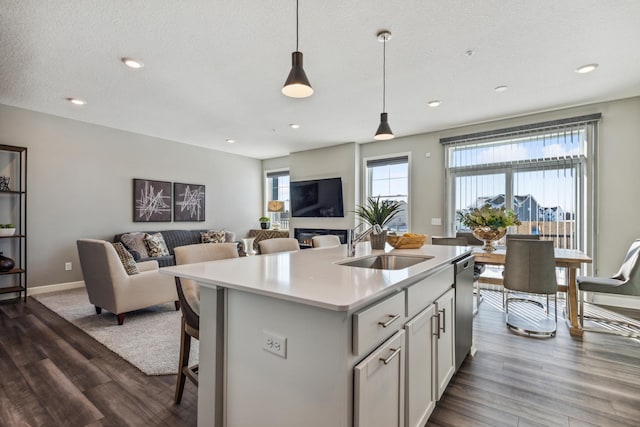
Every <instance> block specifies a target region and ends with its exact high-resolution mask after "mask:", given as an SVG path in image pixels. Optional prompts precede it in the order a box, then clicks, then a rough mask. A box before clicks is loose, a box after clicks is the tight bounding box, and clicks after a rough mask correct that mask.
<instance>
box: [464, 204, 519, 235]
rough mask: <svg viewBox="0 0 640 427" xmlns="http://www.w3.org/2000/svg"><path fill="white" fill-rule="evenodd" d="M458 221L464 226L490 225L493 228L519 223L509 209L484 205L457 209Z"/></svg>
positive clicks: (472, 227) (502, 227)
mask: <svg viewBox="0 0 640 427" xmlns="http://www.w3.org/2000/svg"><path fill="white" fill-rule="evenodd" d="M458 216H459V218H460V222H461V223H462V225H464V226H465V227H469V228H470V229H472V230H473V229H474V228H476V227H490V228H494V229H504V228H507V227H509V226H511V225H520V224H521V222H520V221H519V220H518V215H516V214H515V213H514V212H513V211H512V210H510V209H504V208H492V207H491V206H489V205H485V206H483V207H481V208H474V209H472V210H471V211H469V212H463V211H458Z"/></svg>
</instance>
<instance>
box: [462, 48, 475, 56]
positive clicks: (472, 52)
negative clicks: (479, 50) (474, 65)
mask: <svg viewBox="0 0 640 427" xmlns="http://www.w3.org/2000/svg"><path fill="white" fill-rule="evenodd" d="M464 54H465V55H467V56H473V55H474V54H475V52H474V51H473V50H471V49H469V50H468V51H466V52H465V53H464Z"/></svg>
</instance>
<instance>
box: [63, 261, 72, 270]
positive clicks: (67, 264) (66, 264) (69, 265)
mask: <svg viewBox="0 0 640 427" xmlns="http://www.w3.org/2000/svg"><path fill="white" fill-rule="evenodd" d="M71 270H73V265H72V264H71V261H68V262H65V263H64V271H71Z"/></svg>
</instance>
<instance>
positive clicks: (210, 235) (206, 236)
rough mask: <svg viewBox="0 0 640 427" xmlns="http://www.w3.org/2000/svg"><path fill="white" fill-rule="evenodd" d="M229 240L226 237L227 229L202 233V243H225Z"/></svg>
mask: <svg viewBox="0 0 640 427" xmlns="http://www.w3.org/2000/svg"><path fill="white" fill-rule="evenodd" d="M226 241H227V240H226V239H225V231H224V230H220V231H215V230H209V231H203V232H201V233H200V242H201V243H225V242H226Z"/></svg>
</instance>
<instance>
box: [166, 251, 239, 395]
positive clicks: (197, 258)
mask: <svg viewBox="0 0 640 427" xmlns="http://www.w3.org/2000/svg"><path fill="white" fill-rule="evenodd" d="M174 254H175V257H176V264H177V265H182V264H193V263H197V262H205V261H216V260H221V259H228V258H238V247H237V245H236V243H200V244H195V245H187V246H179V247H177V248H175V249H174ZM175 287H176V289H177V291H178V298H180V308H181V310H182V321H181V325H182V326H181V332H180V361H179V362H178V381H177V383H176V393H175V397H174V401H175V403H176V404H179V403H180V401H181V400H182V393H183V391H184V383H185V380H186V379H187V378H189V380H191V381H192V382H193V383H194V384H195V385H196V386H197V385H198V365H195V366H188V365H189V354H190V352H191V338H195V339H200V286H198V284H197V283H196V282H194V281H193V280H190V279H184V278H182V279H181V278H179V277H176V278H175Z"/></svg>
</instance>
